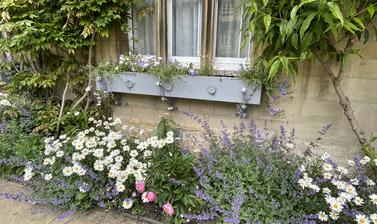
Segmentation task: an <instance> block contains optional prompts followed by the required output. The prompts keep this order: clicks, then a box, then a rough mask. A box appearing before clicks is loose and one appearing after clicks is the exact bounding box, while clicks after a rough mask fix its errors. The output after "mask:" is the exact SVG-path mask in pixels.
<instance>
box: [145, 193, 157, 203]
mask: <svg viewBox="0 0 377 224" xmlns="http://www.w3.org/2000/svg"><path fill="white" fill-rule="evenodd" d="M156 197H157V196H156V194H155V193H154V192H152V191H150V192H148V193H147V199H148V201H149V202H154V201H155V200H156Z"/></svg>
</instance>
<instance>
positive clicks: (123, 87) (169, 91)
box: [97, 72, 261, 104]
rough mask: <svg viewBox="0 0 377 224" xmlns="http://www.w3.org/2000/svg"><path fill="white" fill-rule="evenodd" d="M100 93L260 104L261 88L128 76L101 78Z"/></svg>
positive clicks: (232, 81)
mask: <svg viewBox="0 0 377 224" xmlns="http://www.w3.org/2000/svg"><path fill="white" fill-rule="evenodd" d="M97 89H102V90H104V91H107V92H116V93H128V94H140V95H152V96H165V97H171V98H185V99H197V100H210V101H220V102H231V103H241V104H260V100H261V87H260V86H259V85H256V84H255V83H247V82H246V81H244V80H242V79H240V78H237V77H218V76H177V78H175V79H174V80H172V81H171V82H168V83H161V82H160V81H159V79H158V77H157V76H155V75H151V74H145V73H133V72H126V73H122V74H116V75H113V76H111V78H109V77H106V78H102V77H100V78H97Z"/></svg>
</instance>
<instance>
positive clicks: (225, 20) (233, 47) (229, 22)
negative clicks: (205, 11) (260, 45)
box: [216, 0, 249, 58]
mask: <svg viewBox="0 0 377 224" xmlns="http://www.w3.org/2000/svg"><path fill="white" fill-rule="evenodd" d="M218 2H219V3H218V10H217V34H216V57H228V58H245V57H247V54H248V48H249V44H247V45H245V47H244V48H242V49H241V46H242V41H243V40H242V39H241V38H242V33H241V32H240V30H241V26H243V24H242V10H240V4H241V0H219V1H218Z"/></svg>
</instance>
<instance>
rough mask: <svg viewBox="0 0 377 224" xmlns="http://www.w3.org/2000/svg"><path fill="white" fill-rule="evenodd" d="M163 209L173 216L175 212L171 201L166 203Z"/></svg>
mask: <svg viewBox="0 0 377 224" xmlns="http://www.w3.org/2000/svg"><path fill="white" fill-rule="evenodd" d="M162 209H163V210H164V212H165V214H166V215H168V216H172V215H173V214H174V208H173V206H172V205H171V204H170V203H166V204H164V205H163V206H162Z"/></svg>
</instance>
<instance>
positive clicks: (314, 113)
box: [108, 41, 377, 159]
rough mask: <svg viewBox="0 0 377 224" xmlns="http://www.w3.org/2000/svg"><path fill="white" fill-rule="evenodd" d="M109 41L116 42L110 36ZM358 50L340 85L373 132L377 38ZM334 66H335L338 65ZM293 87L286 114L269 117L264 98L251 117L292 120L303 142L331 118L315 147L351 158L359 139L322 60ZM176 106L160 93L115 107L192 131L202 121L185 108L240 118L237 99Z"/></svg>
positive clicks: (135, 119) (216, 118) (228, 119)
mask: <svg viewBox="0 0 377 224" xmlns="http://www.w3.org/2000/svg"><path fill="white" fill-rule="evenodd" d="M109 44H114V43H112V42H111V41H110V42H109ZM360 49H361V53H362V55H363V59H361V58H359V57H358V56H352V57H351V58H350V64H349V66H348V70H347V74H346V77H345V79H344V80H343V82H342V87H343V88H344V91H345V93H346V94H347V95H348V96H349V98H350V100H351V104H352V106H353V109H354V111H355V114H356V116H357V117H358V118H359V120H360V124H361V126H362V127H363V128H364V129H365V130H366V131H367V134H368V135H369V134H371V133H373V132H374V133H376V132H377V43H372V42H371V43H369V44H367V45H365V46H363V45H360ZM108 50H112V51H113V52H112V53H111V52H110V53H109V55H114V54H115V55H116V54H119V53H118V51H117V50H114V49H112V48H108ZM108 58H111V57H108ZM332 67H333V69H336V66H335V65H334V66H332ZM290 89H291V90H292V93H291V94H290V95H289V96H287V97H285V98H283V99H281V101H280V103H279V104H280V105H279V106H280V108H282V109H283V110H284V111H285V113H284V114H285V116H284V117H276V118H273V117H271V116H270V115H269V113H268V108H267V106H266V105H265V104H264V103H262V105H259V106H255V105H253V106H250V107H249V118H248V120H251V119H253V120H255V121H256V122H257V123H258V124H261V125H263V121H265V120H268V121H272V123H273V125H272V126H273V127H278V126H279V125H280V124H286V123H287V122H288V124H287V126H288V127H294V128H295V129H296V132H297V139H298V142H299V145H301V144H304V143H309V142H310V141H311V140H313V139H314V138H315V137H316V136H317V133H318V131H319V130H320V129H321V127H323V126H324V125H326V124H329V123H331V124H332V125H333V126H332V129H331V130H330V131H329V133H328V135H327V136H326V137H325V139H324V140H323V141H322V142H321V145H322V147H320V148H319V149H318V150H317V151H318V153H319V152H321V151H329V153H330V154H332V155H335V156H336V157H337V158H338V159H346V158H350V157H352V155H353V153H355V152H357V151H358V149H359V144H358V142H357V139H356V137H355V136H354V134H353V132H352V131H351V129H350V127H349V124H348V121H347V119H346V118H345V117H344V115H343V111H342V108H341V106H340V105H339V102H338V98H337V96H336V94H335V91H334V89H333V86H332V83H331V81H330V80H329V77H328V76H327V75H326V73H324V70H323V69H322V67H321V66H320V64H319V63H318V62H316V61H312V62H307V63H305V64H303V65H302V66H300V76H299V77H298V79H297V80H295V82H292V86H291V88H290ZM264 97H265V96H264ZM264 101H265V99H263V102H264ZM176 106H177V108H178V110H177V111H174V112H168V111H167V107H168V105H167V104H166V103H165V102H161V98H160V97H153V96H140V95H138V96H136V95H129V94H124V95H123V101H122V106H114V113H115V115H117V116H119V117H120V118H122V119H123V120H125V121H127V122H132V123H135V124H137V125H140V126H143V125H146V126H148V127H151V126H153V125H156V124H157V123H158V120H159V118H160V117H161V116H163V115H168V116H170V117H171V118H172V119H173V120H175V121H176V122H177V123H178V124H179V125H181V127H182V129H183V130H186V131H187V132H190V133H192V132H196V131H198V130H200V125H199V124H198V123H197V122H195V121H193V120H191V119H190V118H188V117H187V116H186V115H184V114H183V112H190V113H193V114H195V115H198V116H202V117H203V120H205V121H207V122H208V123H209V124H210V125H211V127H212V128H214V129H217V130H219V129H220V124H219V122H220V121H223V122H224V123H225V124H226V125H228V126H233V125H235V124H238V123H239V122H240V121H239V119H237V118H236V117H235V112H236V110H235V108H236V107H235V105H234V104H230V103H219V102H209V101H199V100H188V99H177V100H176ZM184 136H185V135H184ZM300 148H303V147H300Z"/></svg>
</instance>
